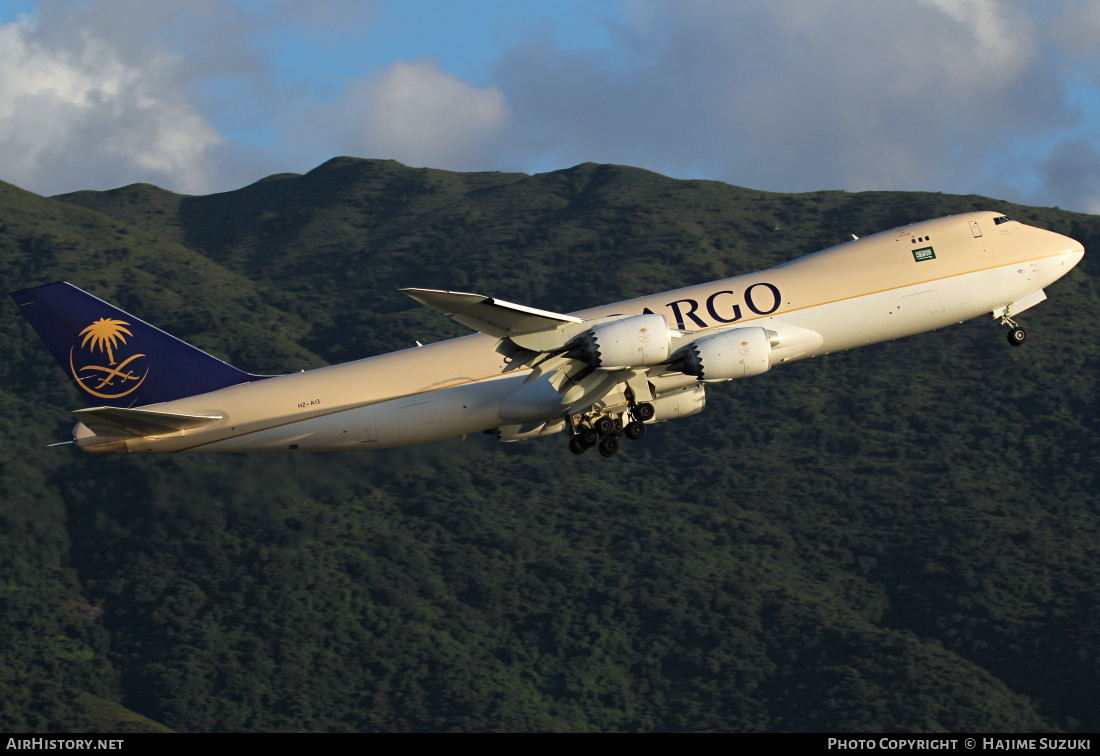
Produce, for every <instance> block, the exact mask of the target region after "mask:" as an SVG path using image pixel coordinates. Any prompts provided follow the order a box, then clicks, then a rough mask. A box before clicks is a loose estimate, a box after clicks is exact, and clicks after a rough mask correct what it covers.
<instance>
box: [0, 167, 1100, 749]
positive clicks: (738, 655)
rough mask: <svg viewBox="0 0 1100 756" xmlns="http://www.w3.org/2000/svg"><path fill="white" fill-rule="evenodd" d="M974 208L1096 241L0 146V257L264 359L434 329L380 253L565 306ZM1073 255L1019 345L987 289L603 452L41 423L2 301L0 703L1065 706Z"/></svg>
mask: <svg viewBox="0 0 1100 756" xmlns="http://www.w3.org/2000/svg"><path fill="white" fill-rule="evenodd" d="M976 209H992V210H1001V211H1003V212H1006V213H1007V214H1009V215H1011V216H1012V217H1014V218H1017V219H1018V220H1021V221H1024V222H1026V223H1031V224H1033V225H1038V226H1042V227H1044V228H1050V229H1053V230H1057V231H1060V232H1062V233H1066V234H1068V235H1070V236H1073V237H1074V238H1076V239H1078V240H1080V241H1082V242H1083V243H1084V244H1085V246H1086V249H1095V248H1097V247H1098V244H1097V242H1100V218H1096V217H1093V216H1087V215H1080V214H1074V213H1068V212H1062V211H1059V210H1057V209H1042V208H1027V207H1018V206H1014V205H1011V204H1009V203H1004V202H1000V201H997V200H990V199H987V198H982V197H976V196H967V197H960V196H951V195H942V194H929V193H911V192H908V193H902V192H868V193H859V194H848V193H844V192H815V193H808V194H794V195H791V194H773V193H765V192H758V191H753V190H748V189H741V188H737V187H733V186H728V185H725V184H720V183H717V182H706V181H676V180H672V179H669V178H666V177H663V176H659V175H656V174H653V173H649V172H646V171H642V170H638V169H633V168H627V167H621V166H611V165H593V164H585V165H580V166H576V167H574V168H571V169H568V170H563V171H556V172H553V173H547V174H540V175H536V176H528V175H525V174H499V173H467V174H461V173H450V172H444V171H436V170H429V169H411V168H407V167H405V166H402V165H400V164H397V163H394V162H390V161H371V160H357V159H351V158H337V159H334V160H332V161H329V162H328V163H325V164H324V165H322V166H320V167H318V168H317V169H315V170H313V171H311V172H309V173H308V174H305V175H301V176H297V175H290V174H283V175H279V176H273V177H271V178H269V179H266V180H264V181H260V182H258V183H256V184H254V185H252V186H249V187H245V188H243V189H240V190H238V191H234V192H227V193H224V194H217V195H211V196H206V197H185V196H180V195H176V194H173V193H171V192H166V191H164V190H161V189H158V188H156V187H152V186H148V185H140V184H139V185H134V186H129V187H124V188H121V189H116V190H113V191H108V192H77V193H74V194H68V195H63V196H60V197H55V198H52V199H47V198H43V197H38V196H36V195H33V194H30V193H28V192H24V191H21V190H19V189H17V188H15V187H12V186H10V185H6V184H0V277H2V281H3V284H4V285H5V286H6V287H7V290H9V291H10V290H15V289H19V288H24V287H27V286H32V285H36V284H42V283H47V282H50V281H54V280H59V279H64V280H68V281H70V282H72V283H74V284H75V285H77V286H80V287H81V288H84V289H85V290H87V291H90V292H91V293H93V294H96V295H97V296H100V297H103V298H104V299H107V300H109V301H112V302H114V303H117V304H118V305H120V306H121V307H123V308H124V309H126V310H128V311H130V312H133V313H134V314H135V315H138V316H139V317H141V318H143V319H145V320H147V321H149V322H151V323H153V324H154V325H157V326H159V327H161V328H164V329H165V330H167V331H169V332H171V333H173V334H175V335H177V336H179V337H181V338H184V339H185V340H188V341H190V342H192V343H195V344H196V345H198V346H200V347H202V348H204V349H206V350H208V351H211V352H213V353H215V354H217V355H219V356H221V357H223V358H225V359H228V360H229V361H230V362H232V363H233V364H235V365H237V366H238V367H241V368H242V369H245V370H249V371H253V372H288V371H293V370H300V369H303V368H309V367H314V366H317V365H322V364H325V363H329V362H339V361H344V360H348V359H355V358H357V357H364V356H369V355H371V354H376V353H381V352H385V351H389V350H393V349H398V348H404V347H407V346H409V345H411V344H412V343H413V341H414V340H417V339H419V340H420V341H423V342H427V341H431V340H435V339H440V338H448V337H451V336H455V335H460V334H461V333H463V330H462V329H461V328H460V327H459V326H457V325H456V324H454V323H452V322H450V321H448V320H446V319H445V318H443V317H442V316H439V315H438V314H437V313H434V312H431V311H428V310H426V309H425V308H422V307H420V306H418V305H416V304H415V303H414V302H412V301H411V300H409V299H408V298H406V297H404V296H403V295H401V294H399V293H398V292H397V291H396V289H397V288H399V287H401V286H425V287H443V288H451V289H460V290H468V291H478V292H482V293H485V294H492V295H498V296H502V297H504V298H507V299H509V300H512V301H517V302H522V303H524V304H529V305H532V306H535V307H542V308H545V309H550V310H557V311H569V310H574V309H579V308H582V307H586V306H592V305H596V304H600V303H604V302H609V301H614V300H618V299H624V298H627V297H632V296H637V295H640V294H643V293H649V292H654V291H661V290H665V289H671V288H675V287H678V286H683V285H687V284H691V283H699V282H703V281H707V280H712V279H715V278H719V277H723V276H729V275H735V274H738V273H743V272H749V271H752V270H757V269H760V268H764V267H768V266H771V265H774V264H777V263H780V262H784V261H786V260H788V259H791V258H793V257H796V256H799V255H802V254H806V253H809V252H813V251H815V250H817V249H820V248H823V247H826V246H830V245H832V244H835V243H838V242H840V241H843V240H845V239H848V238H850V236H849V235H850V234H852V233H854V234H857V235H859V236H862V235H864V234H868V233H873V232H875V231H879V230H883V229H887V228H891V227H894V226H897V225H902V224H905V223H908V222H910V221H915V220H923V219H925V218H931V217H936V216H940V215H947V214H951V213H958V212H966V211H970V210H976ZM1098 266H1100V263H1098V262H1097V260H1096V258H1095V256H1094V255H1092V254H1086V256H1085V259H1084V261H1083V262H1082V264H1081V265H1079V266H1078V268H1077V269H1076V270H1075V271H1074V272H1073V273H1071V274H1070V276H1068V277H1067V278H1066V279H1063V280H1062V281H1060V282H1058V283H1057V284H1055V285H1054V286H1053V287H1051V289H1050V291H1049V292H1048V293H1049V294H1050V300H1049V301H1048V302H1045V303H1043V304H1042V305H1040V306H1039V307H1037V308H1035V309H1034V310H1031V311H1029V312H1027V313H1026V314H1025V315H1024V316H1023V318H1022V321H1023V324H1024V325H1025V326H1026V327H1027V328H1028V330H1029V332H1030V334H1031V338H1030V339H1029V341H1028V343H1027V344H1026V345H1025V346H1023V347H1021V348H1020V349H1012V348H1010V347H1009V346H1008V345H1007V344H1006V343H1005V340H1004V334H1003V330H1004V329H1002V328H1000V327H999V326H997V325H996V324H995V323H994V322H992V321H991V320H989V321H981V322H972V323H967V324H964V325H960V326H956V327H953V328H950V329H946V330H943V331H939V332H934V333H928V334H922V335H920V336H916V337H912V338H910V339H905V340H902V341H899V342H897V343H891V344H882V345H876V346H870V347H867V348H864V349H860V350H856V351H853V352H849V353H844V354H835V355H829V356H827V357H825V358H822V359H818V360H812V361H807V362H803V363H796V364H794V365H790V366H786V367H784V368H783V369H782V370H776V371H774V372H771V373H768V374H767V375H765V376H761V377H759V378H756V379H753V380H751V381H743V382H734V383H728V384H720V385H718V386H715V387H714V388H713V389H712V390H710V391H709V392H708V393H709V396H708V408H707V410H706V411H705V412H704V413H703V414H701V415H699V416H696V417H693V418H688V419H686V420H682V421H677V422H673V423H667V424H662V425H661V426H658V427H656V428H654V429H653V430H652V432H651V433H649V434H648V435H647V436H646V438H645V439H644V440H643V441H641V442H639V443H637V444H630V445H628V446H627V447H626V448H625V449H624V451H623V452H622V453H620V454H619V455H618V456H617V457H615V458H614V459H611V460H604V459H602V458H600V457H598V456H596V455H585V456H583V457H575V456H574V455H572V454H570V453H569V451H568V450H567V449H566V445H565V443H564V440H563V439H562V438H560V437H551V438H549V439H543V440H539V441H535V442H532V443H528V444H511V445H506V444H500V443H498V442H496V441H494V440H492V439H490V438H489V437H480V436H479V437H477V438H473V437H471V438H469V439H467V440H466V441H465V442H463V441H460V440H455V441H452V442H445V443H440V444H434V445H429V446H424V447H413V448H409V449H397V450H391V451H384V452H377V453H372V454H361V455H353V454H347V455H340V454H330V455H323V454H317V455H308V454H305V455H294V456H285V457H284V456H266V455H257V456H242V457H231V456H211V457H195V458H182V457H179V458H177V457H171V458H164V457H153V458H148V457H143V458H139V457H135V458H102V457H96V458H90V457H84V456H82V455H80V454H78V453H77V452H75V451H74V450H72V449H71V447H54V448H44V447H45V445H46V444H48V443H51V442H54V441H59V440H62V439H65V438H67V434H68V431H69V429H70V428H71V426H72V424H73V419H72V418H71V416H69V415H68V411H69V410H71V409H75V408H77V407H79V406H81V404H80V400H79V398H78V397H77V396H76V394H75V391H74V390H73V389H72V388H71V387H68V386H66V384H65V378H64V376H63V374H62V373H61V372H60V371H59V370H58V369H57V367H56V365H54V364H53V363H52V361H51V360H50V358H49V355H48V353H47V351H46V349H45V348H44V347H43V346H41V345H40V343H39V342H38V340H37V338H36V337H35V335H34V333H33V331H32V330H31V329H30V327H29V326H28V325H27V324H26V323H25V322H24V321H23V320H22V318H21V317H20V316H19V314H18V312H16V309H15V308H14V306H10V307H9V315H8V317H6V318H2V319H0V345H2V347H3V354H4V355H5V359H4V360H3V361H2V363H0V402H2V403H3V410H4V411H3V412H2V413H0V422H2V423H4V424H5V425H6V426H7V427H6V428H5V431H6V432H5V434H4V437H5V438H6V439H7V443H6V444H4V445H3V446H2V447H0V490H2V492H3V495H2V496H0V638H3V639H4V641H5V642H4V643H3V644H2V645H0V726H3V727H4V729H7V730H37V731H70V732H75V731H97V730H98V731H111V730H117V729H118V728H120V727H130V726H132V727H134V728H139V727H155V726H157V725H158V724H159V725H163V726H165V727H167V728H171V729H173V730H177V731H210V730H221V731H226V730H233V731H255V730H345V731H346V730H378V731H386V730H406V731H408V730H513V731H515V730H572V731H583V730H601V731H612V730H647V731H648V730H798V731H860V730H866V731H881V730H898V731H943V730H946V731H955V732H959V731H978V730H981V731H1043V730H1068V731H1075V730H1080V731H1090V730H1092V731H1095V730H1097V729H1098V728H1100V715H1098V714H1097V711H1100V707H1098V706H1097V705H1096V691H1097V690H1100V626H1098V625H1097V623H1096V621H1095V617H1096V616H1097V611H1098V610H1100V580H1098V578H1100V552H1097V550H1096V545H1095V544H1096V539H1097V535H1098V532H1100V508H1098V505H1097V501H1100V498H1098V497H1097V492H1098V481H1097V471H1098V470H1100V444H1098V440H1100V435H1098V421H1097V417H1098V413H1097V411H1096V406H1095V397H1096V394H1097V392H1096V376H1097V356H1096V353H1095V352H1096V350H1095V349H1094V341H1095V339H1092V338H1090V337H1088V336H1087V335H1085V334H1087V333H1088V330H1087V329H1088V328H1089V327H1090V326H1091V324H1092V323H1095V322H1097V320H1098V319H1100V297H1098V291H1097V285H1096V281H1097V278H1098V273H1100V271H1098ZM135 712H136V714H135ZM127 717H129V718H127ZM139 717H140V719H139ZM150 720H151V721H150ZM124 722H131V723H132V724H130V725H125V724H120V723H124Z"/></svg>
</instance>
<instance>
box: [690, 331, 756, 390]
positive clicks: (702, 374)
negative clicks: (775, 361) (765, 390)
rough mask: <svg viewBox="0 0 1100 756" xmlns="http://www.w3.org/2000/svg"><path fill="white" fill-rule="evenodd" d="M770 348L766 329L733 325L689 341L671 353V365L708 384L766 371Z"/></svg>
mask: <svg viewBox="0 0 1100 756" xmlns="http://www.w3.org/2000/svg"><path fill="white" fill-rule="evenodd" d="M771 350H772V346H771V339H770V337H769V335H768V332H767V331H766V330H765V329H763V328H733V329H730V330H728V331H721V332H719V333H716V334H714V335H712V336H704V337H703V338H701V339H699V340H697V341H693V342H692V343H690V344H688V345H687V346H686V347H684V348H683V349H681V350H680V351H679V353H678V354H677V355H674V358H675V359H674V360H673V362H672V365H671V367H672V368H674V369H675V370H679V371H680V372H682V373H687V374H688V375H694V376H696V377H697V378H699V380H701V381H704V382H707V383H709V382H712V381H728V380H731V379H733V378H748V377H749V376H753V375H760V374H761V373H766V372H767V371H768V369H769V368H770V367H771Z"/></svg>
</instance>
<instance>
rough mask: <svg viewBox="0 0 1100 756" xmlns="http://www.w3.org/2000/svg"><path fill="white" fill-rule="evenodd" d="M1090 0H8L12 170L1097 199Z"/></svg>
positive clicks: (233, 180)
mask: <svg viewBox="0 0 1100 756" xmlns="http://www.w3.org/2000/svg"><path fill="white" fill-rule="evenodd" d="M1098 36H1100V0H1078V1H1073V2H1065V3H1053V4H1052V3H1043V2H1037V1H1034V0H896V1H894V2H890V3H883V2H881V0H785V1H784V2H775V1H774V0H738V2H730V1H729V0H587V1H585V2H581V1H580V0H556V1H554V0H524V1H522V2H521V1H520V0H449V1H445V0H309V1H307V0H159V1H157V2H153V1H152V0H0V179H2V180H4V181H8V182H11V183H14V184H17V185H19V186H22V187H24V188H27V189H30V190H32V191H36V192H39V193H43V194H55V193H61V192H66V191H74V190H77V189H106V188H112V187H115V186H121V185H125V184H129V183H133V182H137V181H146V182H149V183H154V184H157V185H160V186H163V187H166V188H169V189H173V190H175V191H180V192H186V193H207V192H212V191H223V190H227V189H233V188H237V187H240V186H243V185H246V184H249V183H251V182H253V181H255V180H257V179H259V178H261V177H263V176H265V175H269V174H271V173H276V172H282V171H295V172H304V171H307V170H309V169H311V168H313V167H315V166H316V165H317V164H319V163H321V162H323V161H324V160H326V159H328V158H330V157H333V156H335V155H355V156H360V157H372V158H390V159H394V160H399V161H401V162H403V163H406V164H409V165H417V166H420V165H427V166H431V167H436V168H444V169H449V170H507V171H525V172H541V171H546V170H555V169H559V168H566V167H569V166H571V165H575V164H577V163H580V162H585V161H595V162H612V163H622V164H628V165H636V166H640V167H643V168H647V169H650V170H655V171H659V172H661V173H665V174H667V175H671V176H674V177H678V178H709V179H716V180H720V181H726V182H729V183H733V184H738V185H741V186H749V187H753V188H758V189H767V190H774V191H810V190H817V189H845V190H848V191H861V190H868V189H911V190H927V191H942V192H952V193H978V194H984V195H987V196H991V197H996V198H1003V199H1008V200H1012V201H1019V202H1025V203H1029V204H1037V205H1057V206H1060V207H1063V208H1068V209H1074V210H1080V211H1085V212H1100V92H1098V80H1100V78H1098V77H1100V46H1098V45H1096V44H1095V39H1097V38H1098Z"/></svg>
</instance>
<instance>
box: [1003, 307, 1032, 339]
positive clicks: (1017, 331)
mask: <svg viewBox="0 0 1100 756" xmlns="http://www.w3.org/2000/svg"><path fill="white" fill-rule="evenodd" d="M1001 325H1005V326H1008V328H1009V331H1008V343H1009V344H1011V345H1012V346H1014V347H1015V346H1020V345H1021V344H1023V343H1024V342H1025V341H1027V331H1025V330H1024V329H1023V328H1021V327H1020V326H1019V325H1017V324H1016V321H1015V320H1013V319H1012V318H1010V317H1008V313H1005V314H1004V315H1002V316H1001Z"/></svg>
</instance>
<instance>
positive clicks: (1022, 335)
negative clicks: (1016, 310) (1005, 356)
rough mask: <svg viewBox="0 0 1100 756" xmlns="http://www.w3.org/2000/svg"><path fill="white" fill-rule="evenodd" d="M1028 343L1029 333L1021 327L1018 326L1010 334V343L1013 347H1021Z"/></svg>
mask: <svg viewBox="0 0 1100 756" xmlns="http://www.w3.org/2000/svg"><path fill="white" fill-rule="evenodd" d="M1025 341H1027V331H1025V330H1024V329H1023V328H1020V327H1019V326H1016V327H1015V328H1013V329H1012V330H1011V331H1009V332H1008V343H1009V344H1011V345H1012V346H1020V344H1023V343H1024V342H1025Z"/></svg>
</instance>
